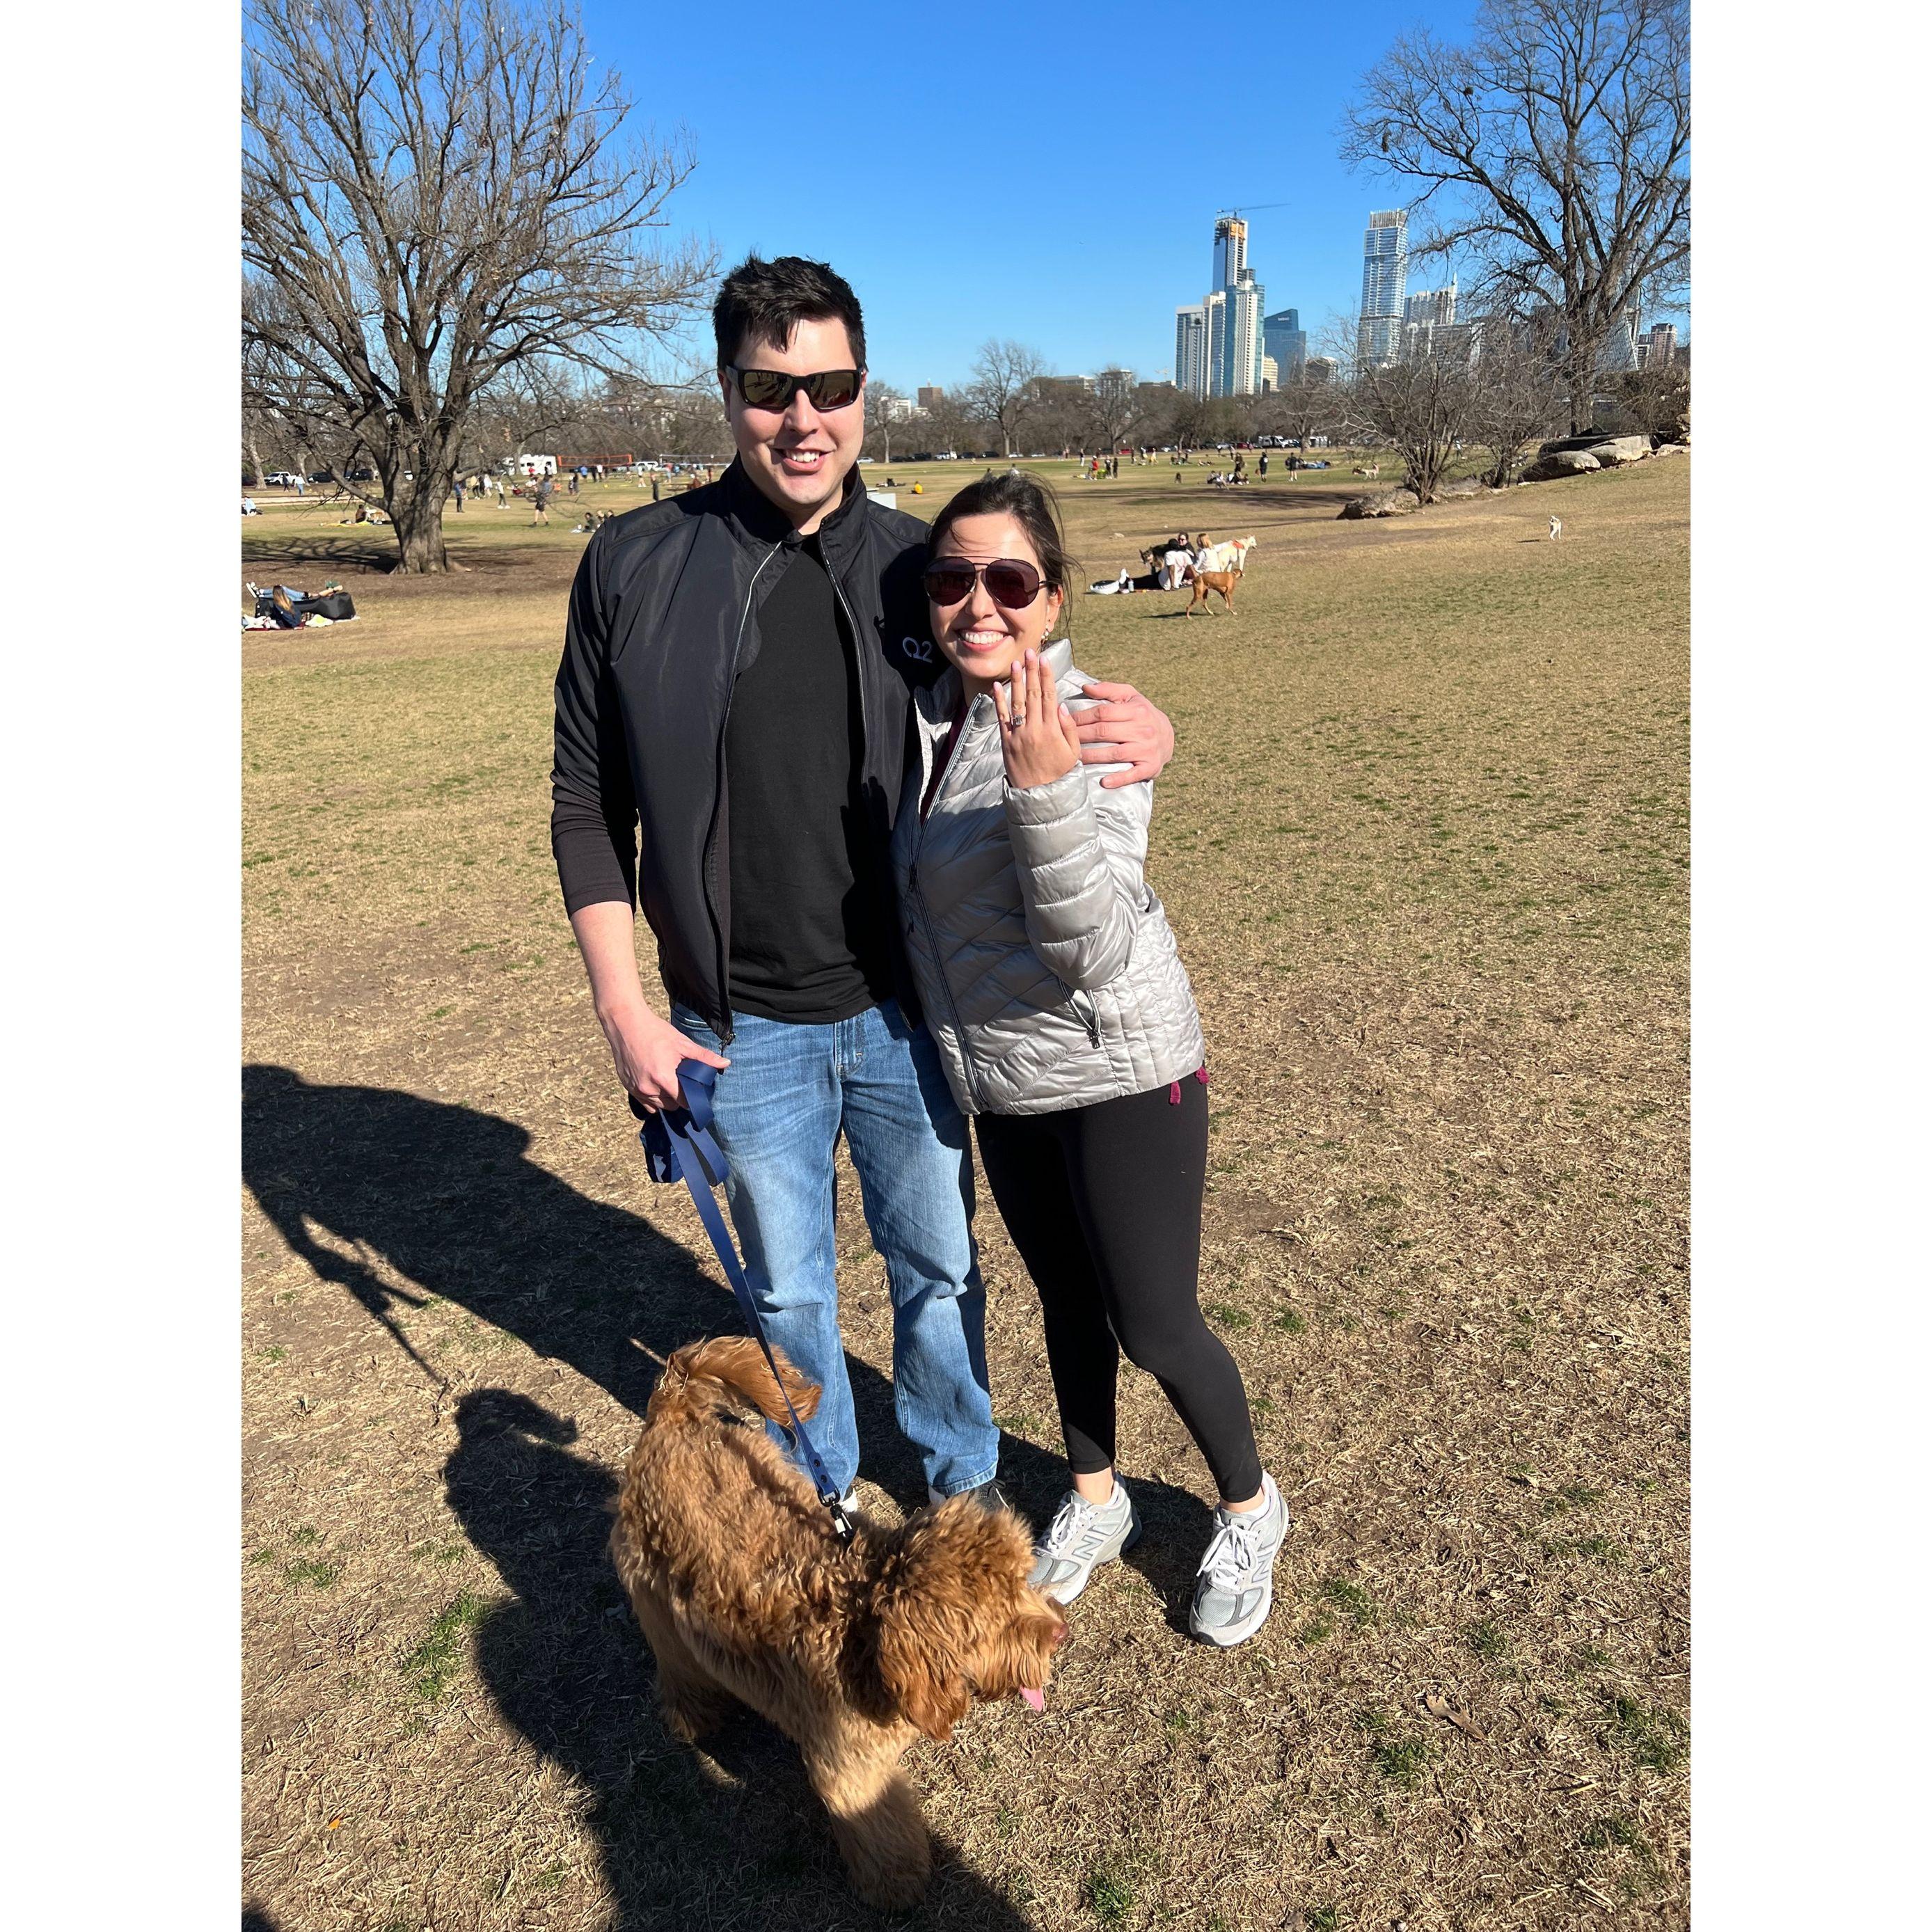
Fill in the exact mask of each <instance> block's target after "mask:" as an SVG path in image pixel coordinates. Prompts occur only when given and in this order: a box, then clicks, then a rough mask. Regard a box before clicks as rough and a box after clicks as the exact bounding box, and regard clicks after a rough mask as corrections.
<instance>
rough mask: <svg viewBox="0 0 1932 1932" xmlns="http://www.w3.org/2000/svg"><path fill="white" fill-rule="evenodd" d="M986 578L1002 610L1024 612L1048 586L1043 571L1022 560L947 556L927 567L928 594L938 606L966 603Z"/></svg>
mask: <svg viewBox="0 0 1932 1932" xmlns="http://www.w3.org/2000/svg"><path fill="white" fill-rule="evenodd" d="M981 577H984V578H985V579H986V595H988V596H989V597H990V598H992V600H993V601H994V602H995V604H998V606H999V607H1000V608H1001V610H1025V608H1026V607H1027V606H1028V604H1031V602H1032V601H1033V600H1034V598H1036V597H1037V596H1038V595H1040V592H1041V591H1042V590H1043V589H1045V588H1046V582H1045V580H1044V579H1043V577H1041V575H1040V572H1039V571H1037V570H1036V569H1034V567H1033V565H1031V564H1030V563H1028V562H1025V561H1023V560H1022V559H1020V558H1019V557H1013V556H1003V557H1000V558H998V559H995V561H994V562H992V563H968V562H967V560H966V559H965V558H964V557H963V556H946V557H941V558H939V559H937V561H935V562H932V563H929V564H928V565H926V575H925V577H924V582H925V584H926V595H927V596H929V597H930V598H932V601H934V603H935V604H963V603H965V601H966V600H967V598H969V597H970V596H971V595H972V594H973V586H974V584H975V583H977V582H978V581H979V580H980V578H981Z"/></svg>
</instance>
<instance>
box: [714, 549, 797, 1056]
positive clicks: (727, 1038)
mask: <svg viewBox="0 0 1932 1932" xmlns="http://www.w3.org/2000/svg"><path fill="white" fill-rule="evenodd" d="M783 548H784V545H783V544H772V547H771V548H770V549H769V550H766V553H764V555H763V556H761V557H760V558H759V559H758V567H757V569H756V570H754V571H752V573H751V582H750V583H748V584H746V585H745V608H744V610H743V611H742V613H741V614H740V616H739V619H738V634H737V636H736V637H735V638H734V639H733V640H732V644H731V670H730V676H728V677H727V679H726V680H725V683H724V715H723V716H721V718H719V719H718V802H717V804H715V805H713V806H712V808H711V829H710V831H709V832H708V833H707V834H706V837H705V841H704V901H705V904H706V906H707V907H709V910H710V913H711V930H712V934H713V935H715V938H716V939H717V941H718V1004H719V1006H720V1007H722V1008H723V1009H724V1026H723V1028H722V1029H721V1031H719V1033H718V1038H719V1039H720V1040H721V1041H723V1042H724V1044H725V1045H726V1046H730V1043H731V1037H732V1034H733V1032H734V1031H736V1029H735V1028H733V1025H732V1023H731V962H730V956H729V955H728V954H727V952H726V950H725V944H724V921H723V920H722V919H720V918H719V917H718V874H717V859H718V812H719V810H720V809H721V807H722V805H723V804H724V734H725V732H726V731H727V730H728V729H729V728H730V723H731V700H732V697H733V695H734V694H735V693H736V690H737V688H738V660H739V658H740V657H741V656H742V655H743V653H744V649H745V625H747V624H748V623H749V622H751V598H752V596H753V595H754V593H755V592H756V591H757V587H758V579H759V578H760V577H762V576H763V574H765V565H766V564H768V563H769V562H771V560H772V558H773V557H775V556H777V555H778V552H779V551H780V550H782V549H783Z"/></svg>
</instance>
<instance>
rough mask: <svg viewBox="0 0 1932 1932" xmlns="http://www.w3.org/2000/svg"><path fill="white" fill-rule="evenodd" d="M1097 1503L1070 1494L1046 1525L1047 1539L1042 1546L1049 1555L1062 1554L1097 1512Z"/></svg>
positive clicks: (1098, 1506)
mask: <svg viewBox="0 0 1932 1932" xmlns="http://www.w3.org/2000/svg"><path fill="white" fill-rule="evenodd" d="M1099 1508H1100V1505H1099V1504H1097V1503H1090V1502H1088V1500H1087V1499H1086V1498H1085V1496H1069V1497H1068V1498H1067V1500H1066V1502H1064V1503H1062V1504H1061V1506H1060V1507H1059V1508H1058V1509H1057V1510H1055V1511H1054V1513H1053V1520H1052V1522H1051V1523H1049V1524H1048V1525H1047V1526H1046V1542H1045V1543H1044V1544H1042V1545H1041V1546H1040V1547H1042V1548H1043V1550H1045V1551H1046V1553H1047V1554H1048V1555H1049V1556H1060V1555H1061V1553H1063V1552H1064V1550H1066V1549H1067V1546H1068V1545H1069V1544H1071V1543H1073V1541H1075V1539H1076V1538H1078V1537H1079V1535H1080V1532H1082V1529H1085V1527H1086V1521H1087V1519H1088V1517H1091V1516H1092V1515H1094V1514H1097V1511H1099Z"/></svg>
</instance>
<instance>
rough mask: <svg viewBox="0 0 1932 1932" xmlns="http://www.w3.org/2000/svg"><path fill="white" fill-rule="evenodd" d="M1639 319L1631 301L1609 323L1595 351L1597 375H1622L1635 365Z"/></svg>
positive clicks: (1634, 305) (1635, 306)
mask: <svg viewBox="0 0 1932 1932" xmlns="http://www.w3.org/2000/svg"><path fill="white" fill-rule="evenodd" d="M1641 320H1642V318H1641V317H1640V315H1639V314H1638V312H1637V305H1636V304H1635V303H1634V302H1633V303H1632V304H1631V306H1630V307H1629V308H1627V309H1625V311H1624V312H1623V314H1622V315H1620V316H1619V317H1617V319H1616V321H1615V322H1613V323H1611V324H1610V327H1609V329H1607V330H1606V331H1605V332H1604V341H1603V346H1602V347H1601V348H1600V349H1598V351H1597V374H1598V375H1600V376H1620V375H1625V374H1628V372H1629V371H1631V370H1633V369H1634V368H1636V367H1637V329H1638V327H1639V326H1640V323H1641Z"/></svg>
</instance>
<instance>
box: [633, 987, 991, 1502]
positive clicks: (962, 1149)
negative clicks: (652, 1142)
mask: <svg viewBox="0 0 1932 1932" xmlns="http://www.w3.org/2000/svg"><path fill="white" fill-rule="evenodd" d="M671 1022H672V1024H673V1025H674V1026H676V1028H678V1030H679V1031H680V1032H681V1033H682V1034H684V1036H685V1038H686V1039H688V1040H695V1041H697V1043H699V1044H700V1046H708V1047H709V1048H710V1049H712V1052H716V1053H721V1054H723V1055H726V1056H727V1058H729V1059H730V1062H731V1064H730V1067H728V1068H727V1069H726V1070H725V1071H724V1072H723V1073H720V1074H719V1075H718V1087H717V1095H716V1100H715V1112H714V1115H713V1124H714V1126H715V1128H716V1130H717V1135H718V1145H719V1146H720V1147H721V1148H722V1149H723V1150H724V1158H725V1161H726V1163H727V1166H729V1168H730V1173H729V1175H728V1176H727V1178H726V1181H725V1184H724V1193H725V1199H726V1200H727V1202H729V1203H730V1209H731V1220H732V1223H733V1226H735V1227H736V1229H737V1232H738V1244H739V1247H740V1248H741V1249H742V1250H743V1253H744V1257H745V1274H746V1276H747V1277H748V1278H749V1280H750V1282H751V1292H752V1294H753V1295H754V1296H755V1297H756V1298H757V1304H758V1312H759V1313H760V1314H761V1315H762V1316H763V1317H764V1319H765V1328H766V1333H767V1334H769V1337H770V1338H771V1340H772V1342H773V1343H775V1344H776V1345H777V1346H778V1347H780V1348H781V1349H784V1352H785V1353H786V1354H787V1355H789V1356H790V1358H791V1359H792V1361H793V1362H794V1363H796V1364H797V1366H798V1367H799V1368H800V1369H801V1370H803V1371H804V1373H805V1374H806V1375H808V1376H810V1377H811V1379H812V1380H813V1381H814V1382H816V1383H817V1384H818V1385H819V1386H820V1388H822V1389H823V1391H824V1392H825V1393H824V1394H823V1397H821V1398H820V1402H819V1406H818V1413H817V1416H816V1417H815V1418H814V1419H813V1420H812V1421H811V1423H810V1424H809V1425H808V1427H810V1429H811V1440H812V1443H813V1445H814V1447H815V1448H817V1451H818V1453H819V1454H820V1456H821V1457H823V1459H824V1461H825V1466H826V1471H827V1472H828V1473H829V1475H830V1476H831V1478H832V1481H834V1482H835V1483H836V1484H838V1487H839V1489H840V1490H841V1492H843V1491H844V1490H849V1489H850V1487H851V1486H852V1479H853V1477H854V1476H856V1475H857V1474H858V1472H859V1430H858V1424H857V1421H856V1418H854V1416H853V1412H852V1386H851V1384H850V1382H849V1381H848V1380H847V1377H846V1373H845V1350H844V1343H842V1342H841V1340H840V1339H839V1334H838V1275H837V1268H838V1250H837V1248H836V1246H835V1244H834V1241H833V1239H832V1202H833V1195H834V1183H833V1179H832V1152H833V1150H834V1149H835V1148H836V1147H837V1145H838V1136H839V1133H840V1131H841V1130H843V1131H844V1136H845V1141H846V1145H847V1146H848V1147H849V1148H850V1149H851V1151H852V1165H853V1167H854V1168H856V1169H857V1170H858V1175H859V1194H860V1199H861V1200H862V1203H863V1205H864V1208H865V1225H866V1226H867V1227H868V1229H870V1230H871V1236H872V1245H873V1246H874V1247H876V1248H877V1250H878V1251H879V1253H880V1256H882V1257H883V1259H884V1261H885V1264H886V1281H887V1283H888V1285H889V1289H890V1292H891V1294H892V1409H893V1412H894V1414H895V1415H896V1416H897V1417H898V1425H899V1428H900V1430H901V1432H902V1433H904V1436H905V1437H906V1439H907V1440H908V1441H909V1442H910V1443H911V1444H912V1445H913V1447H914V1448H916V1449H917V1450H918V1451H919V1454H920V1456H921V1457H922V1460H923V1461H924V1463H925V1465H926V1481H927V1482H928V1483H929V1484H930V1485H931V1486H932V1487H933V1488H934V1489H935V1490H939V1491H940V1492H941V1493H942V1494H944V1495H946V1496H953V1495H955V1494H956V1493H958V1492H959V1491H960V1490H970V1489H973V1488H975V1487H977V1486H978V1485H979V1484H981V1483H985V1482H990V1481H992V1478H993V1476H994V1475H995V1472H996V1470H997V1468H998V1461H999V1449H1000V1432H999V1430H998V1429H997V1428H996V1427H995V1426H994V1424H993V1404H992V1397H990V1396H989V1394H988V1393H987V1388H986V1289H985V1288H984V1287H983V1286H982V1285H981V1283H980V1263H979V1257H978V1255H977V1252H976V1250H975V1249H974V1245H973V1232H972V1222H973V1160H972V1156H971V1153H970V1152H969V1151H968V1145H967V1139H966V1123H965V1120H964V1119H963V1118H962V1116H961V1115H960V1112H959V1109H958V1108H957V1107H956V1106H954V1105H953V1096H952V1094H951V1093H950V1091H949V1090H948V1088H947V1085H946V1075H945V1073H944V1070H943V1069H942V1068H941V1065H940V1063H939V1054H938V1049H937V1048H935V1046H934V1045H933V1043H932V1037H931V1036H930V1035H929V1034H927V1032H926V1029H925V1028H923V1027H913V1026H909V1025H907V1023H906V1021H905V1019H904V1016H903V1015H902V1014H901V1013H900V1012H899V1010H898V1007H897V1006H896V1005H895V1004H894V1003H893V1002H892V1001H886V1002H885V1003H884V1004H882V1005H880V1006H877V1007H871V1008H868V1010H866V1011H865V1012H864V1013H859V1014H857V1015H856V1016H854V1017H853V1018H852V1019H848V1020H837V1021H834V1022H832V1023H831V1024H830V1025H823V1026H811V1025H794V1024H793V1023H791V1022H788V1021H784V1020H771V1019H760V1018H758V1017H757V1016H755V1015H753V1014H741V1015H740V1016H739V1018H738V1021H737V1029H736V1035H735V1037H733V1040H732V1042H731V1044H730V1046H723V1045H721V1043H719V1040H718V1036H717V1035H716V1034H715V1033H713V1032H712V1030H711V1029H710V1028H709V1027H708V1026H706V1025H705V1023H704V1022H703V1020H702V1019H700V1018H699V1016H697V1014H696V1013H693V1012H692V1011H691V1010H690V1009H689V1008H688V1007H682V1006H674V1007H673V1008H672V1009H671ZM779 1439H780V1440H781V1441H783V1440H786V1439H787V1437H786V1436H785V1435H784V1433H782V1432H779Z"/></svg>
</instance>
